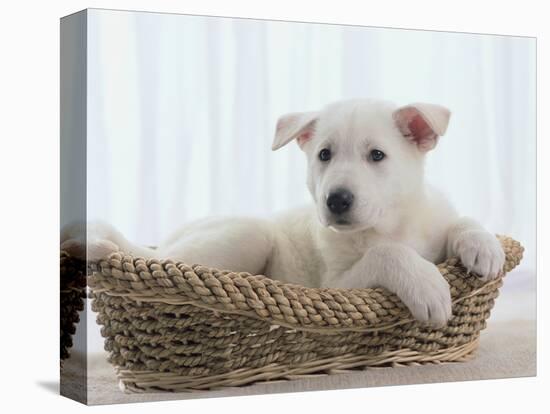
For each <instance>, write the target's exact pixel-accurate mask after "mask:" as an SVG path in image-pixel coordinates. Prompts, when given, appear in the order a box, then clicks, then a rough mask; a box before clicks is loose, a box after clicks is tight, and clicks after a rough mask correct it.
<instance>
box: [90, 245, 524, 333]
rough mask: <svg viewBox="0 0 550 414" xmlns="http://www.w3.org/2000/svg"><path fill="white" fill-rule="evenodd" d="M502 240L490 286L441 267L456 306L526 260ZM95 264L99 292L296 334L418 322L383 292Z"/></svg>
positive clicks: (134, 260)
mask: <svg viewBox="0 0 550 414" xmlns="http://www.w3.org/2000/svg"><path fill="white" fill-rule="evenodd" d="M497 237H498V238H499V240H500V242H501V244H502V247H503V249H504V251H505V254H506V262H505V266H504V271H503V273H502V275H501V276H499V277H498V278H496V279H494V280H492V281H490V282H487V283H484V282H482V281H481V280H479V278H478V277H477V276H475V275H474V274H468V272H467V270H466V269H465V268H464V267H463V266H462V264H461V263H460V261H459V259H457V258H449V259H447V260H446V261H444V262H443V263H441V264H439V265H438V268H439V270H440V271H441V274H442V275H443V277H444V278H445V279H446V280H447V281H448V282H449V284H450V287H451V296H452V299H453V304H456V303H459V302H461V301H463V300H464V299H466V298H469V297H471V296H474V295H477V294H480V293H483V292H486V291H489V290H491V289H493V288H495V287H496V288H498V287H500V285H501V284H502V277H503V276H504V275H505V274H506V273H508V272H509V271H511V270H512V269H513V268H515V267H516V266H517V265H518V264H519V262H520V261H521V259H522V256H523V247H522V246H521V245H520V243H519V242H517V241H516V240H514V239H512V238H510V237H506V236H497ZM90 265H91V269H92V275H91V276H90V277H89V285H90V287H91V289H92V290H93V291H94V292H97V293H99V292H103V293H106V294H108V295H110V296H121V297H125V298H127V299H130V300H133V301H136V302H155V303H163V304H167V305H186V304H190V305H193V306H196V307H200V308H204V309H208V310H211V311H216V312H220V313H229V314H237V315H243V316H247V317H250V318H254V319H258V320H263V321H269V322H271V323H273V324H276V325H280V326H285V327H288V328H291V329H298V330H304V331H312V332H325V333H331V332H332V333H338V332H353V331H360V332H365V331H367V330H385V329H390V328H393V327H395V326H398V325H401V324H405V323H408V322H411V321H414V319H413V318H412V316H411V315H410V313H409V311H408V309H407V308H406V307H405V305H404V304H403V303H402V302H401V300H400V299H399V298H398V297H397V296H396V295H395V294H393V293H390V292H388V291H386V290H385V289H382V288H364V289H341V288H338V289H335V288H309V287H304V286H300V285H296V284H289V283H284V282H281V281H277V280H274V279H270V278H268V277H266V276H263V275H252V274H250V273H246V272H240V273H239V272H231V271H220V270H218V269H214V268H208V267H206V266H202V265H192V266H190V265H187V264H186V263H183V262H180V261H174V260H171V259H161V260H159V259H145V258H142V257H136V256H132V255H127V254H124V253H122V252H116V253H112V254H111V255H110V256H109V257H108V258H107V259H106V260H102V261H100V262H99V263H91V264H90ZM388 310H389V311H391V312H389V311H388ZM337 313H338V314H337Z"/></svg>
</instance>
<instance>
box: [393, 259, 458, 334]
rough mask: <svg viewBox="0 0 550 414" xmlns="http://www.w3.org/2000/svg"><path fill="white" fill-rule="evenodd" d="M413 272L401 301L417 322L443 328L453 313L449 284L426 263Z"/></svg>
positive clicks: (437, 271)
mask: <svg viewBox="0 0 550 414" xmlns="http://www.w3.org/2000/svg"><path fill="white" fill-rule="evenodd" d="M413 272H414V273H412V274H411V277H410V278H409V281H408V283H407V285H408V286H407V289H405V291H404V292H403V294H401V295H400V297H401V300H403V302H404V303H405V305H407V307H408V308H409V310H410V311H411V313H412V315H413V316H414V318H415V319H416V320H418V321H419V322H423V323H427V324H429V325H432V326H433V327H437V328H439V327H442V326H445V325H446V323H447V321H448V320H449V319H450V318H451V316H452V312H453V311H452V301H451V291H450V289H449V284H448V283H447V281H446V280H445V279H444V278H443V276H441V273H440V272H439V270H438V268H437V267H436V266H435V265H434V264H433V263H430V262H428V261H423V262H422V263H421V264H419V265H418V266H415V269H414V271H413Z"/></svg>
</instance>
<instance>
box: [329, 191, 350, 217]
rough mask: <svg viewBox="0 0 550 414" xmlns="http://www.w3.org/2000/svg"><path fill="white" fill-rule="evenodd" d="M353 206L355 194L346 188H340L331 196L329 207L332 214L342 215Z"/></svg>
mask: <svg viewBox="0 0 550 414" xmlns="http://www.w3.org/2000/svg"><path fill="white" fill-rule="evenodd" d="M352 205H353V194H352V193H351V191H348V190H346V189H344V188H340V189H338V190H336V191H333V192H332V193H330V194H329V196H328V198H327V207H328V209H329V211H330V212H331V213H332V214H335V215H338V216H340V215H342V214H344V213H346V212H347V211H349V209H350V208H351V206H352Z"/></svg>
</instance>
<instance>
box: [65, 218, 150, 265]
mask: <svg viewBox="0 0 550 414" xmlns="http://www.w3.org/2000/svg"><path fill="white" fill-rule="evenodd" d="M61 250H64V251H66V252H67V253H69V254H70V255H71V256H74V257H77V258H80V259H87V260H89V261H98V260H101V259H104V258H106V257H107V256H108V255H109V254H111V253H113V252H116V251H119V250H120V251H122V252H124V253H128V254H132V255H135V256H143V257H156V256H157V253H156V251H155V250H153V249H149V248H147V247H143V246H138V245H135V244H133V243H131V242H129V241H128V240H127V239H126V238H125V237H124V236H123V235H122V234H121V233H120V232H119V231H118V230H116V229H115V228H114V227H113V226H111V225H110V224H108V223H105V222H101V221H95V222H90V223H84V222H77V223H71V224H69V225H67V226H65V227H64V228H63V229H62V231H61Z"/></svg>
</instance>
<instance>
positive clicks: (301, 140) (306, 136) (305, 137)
mask: <svg viewBox="0 0 550 414" xmlns="http://www.w3.org/2000/svg"><path fill="white" fill-rule="evenodd" d="M312 136H313V133H312V131H311V130H310V129H306V130H305V131H304V132H302V133H301V134H300V135H299V136H298V138H296V140H297V141H298V145H299V146H300V148H301V147H302V146H303V145H304V144H305V143H306V142H308V141H309V140H310V139H311V137H312Z"/></svg>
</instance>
